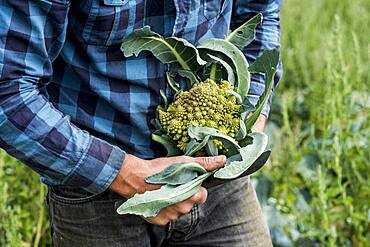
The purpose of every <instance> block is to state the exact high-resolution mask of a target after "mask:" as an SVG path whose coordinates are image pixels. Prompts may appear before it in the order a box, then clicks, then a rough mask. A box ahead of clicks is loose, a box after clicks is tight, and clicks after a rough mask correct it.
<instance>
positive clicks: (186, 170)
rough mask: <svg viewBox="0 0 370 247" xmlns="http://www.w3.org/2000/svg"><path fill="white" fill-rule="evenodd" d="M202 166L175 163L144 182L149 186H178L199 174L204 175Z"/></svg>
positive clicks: (204, 171) (191, 163) (192, 163)
mask: <svg viewBox="0 0 370 247" xmlns="http://www.w3.org/2000/svg"><path fill="white" fill-rule="evenodd" d="M206 172H207V171H206V169H204V168H203V166H201V165H199V164H198V163H195V162H188V163H175V164H172V165H170V166H169V167H167V168H165V169H164V170H162V171H160V172H158V173H156V174H154V175H152V176H150V177H147V178H146V179H145V181H146V182H147V183H150V184H169V185H179V184H184V183H187V182H189V181H191V180H193V179H194V178H196V177H198V176H199V175H200V174H204V173H206Z"/></svg>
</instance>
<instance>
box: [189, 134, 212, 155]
mask: <svg viewBox="0 0 370 247" xmlns="http://www.w3.org/2000/svg"><path fill="white" fill-rule="evenodd" d="M208 140H209V136H205V137H204V139H203V140H202V141H201V142H197V141H196V140H195V139H191V141H190V142H189V143H188V144H187V145H186V148H185V154H184V155H186V156H192V155H193V154H195V153H196V152H198V151H199V150H201V149H202V148H203V147H204V146H205V145H206V144H207V142H208Z"/></svg>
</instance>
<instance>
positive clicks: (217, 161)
mask: <svg viewBox="0 0 370 247" xmlns="http://www.w3.org/2000/svg"><path fill="white" fill-rule="evenodd" d="M194 162H197V163H198V164H200V165H201V166H203V167H204V168H205V169H206V170H207V171H213V170H215V169H218V168H221V167H223V166H224V165H225V162H226V156H225V155H219V156H213V157H212V156H209V157H196V158H194Z"/></svg>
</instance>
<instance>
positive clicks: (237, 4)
mask: <svg viewBox="0 0 370 247" xmlns="http://www.w3.org/2000/svg"><path fill="white" fill-rule="evenodd" d="M281 2H282V0H263V1H260V0H234V3H233V13H232V17H231V29H232V30H234V29H236V28H238V27H239V26H240V25H242V24H243V23H244V22H246V21H247V20H249V19H250V18H252V17H253V16H255V15H256V14H257V13H262V15H263V21H262V24H260V25H258V26H257V28H256V37H255V39H254V41H253V42H252V43H250V44H249V45H248V46H247V47H246V48H244V49H243V53H244V54H245V56H246V58H247V60H248V63H249V64H252V63H253V62H254V61H255V59H256V58H257V57H259V56H260V55H261V54H262V53H263V51H264V50H265V49H273V48H277V49H278V51H279V54H280V5H281ZM282 72H283V70H282V63H281V59H280V62H279V66H278V69H277V72H276V74H275V79H274V85H273V88H272V93H271V96H270V98H269V100H268V101H267V103H266V105H265V106H264V108H263V110H262V114H263V115H265V116H268V115H269V112H270V104H271V100H272V94H273V92H274V89H275V88H276V86H277V84H278V82H279V80H280V78H281V76H282ZM264 90H265V84H264V75H262V74H251V85H250V89H249V93H248V98H249V100H250V102H251V103H252V104H253V105H256V104H257V101H258V98H259V96H261V95H262V93H263V91H264Z"/></svg>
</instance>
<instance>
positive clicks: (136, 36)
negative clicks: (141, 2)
mask: <svg viewBox="0 0 370 247" xmlns="http://www.w3.org/2000/svg"><path fill="white" fill-rule="evenodd" d="M121 50H122V51H123V53H124V55H125V56H126V57H130V56H132V55H134V54H135V55H136V56H137V55H138V54H139V53H140V52H141V51H144V50H147V51H150V52H152V53H153V55H154V56H155V57H156V58H158V59H159V60H160V61H161V62H162V63H169V64H171V63H178V64H180V65H181V67H182V68H183V69H185V70H189V71H198V70H199V68H200V67H201V66H202V65H205V64H206V61H204V60H203V59H201V57H200V56H199V53H198V51H197V49H196V48H195V47H194V46H193V45H192V44H191V43H189V42H188V41H186V40H185V39H181V38H177V37H168V38H163V37H162V36H161V35H159V34H157V33H155V32H152V31H151V30H150V27H149V26H145V27H143V28H140V29H136V30H134V31H133V32H132V33H131V34H130V35H128V36H127V37H126V38H124V39H123V42H122V45H121Z"/></svg>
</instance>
